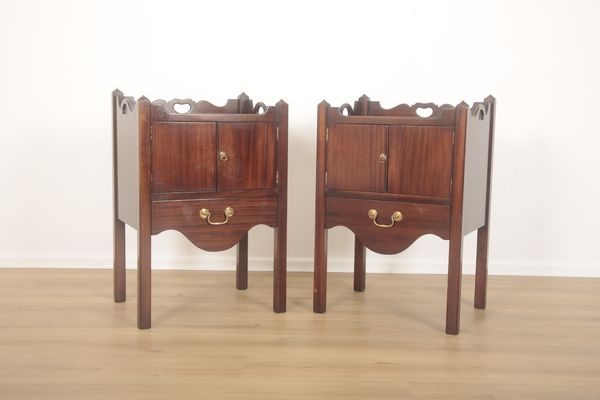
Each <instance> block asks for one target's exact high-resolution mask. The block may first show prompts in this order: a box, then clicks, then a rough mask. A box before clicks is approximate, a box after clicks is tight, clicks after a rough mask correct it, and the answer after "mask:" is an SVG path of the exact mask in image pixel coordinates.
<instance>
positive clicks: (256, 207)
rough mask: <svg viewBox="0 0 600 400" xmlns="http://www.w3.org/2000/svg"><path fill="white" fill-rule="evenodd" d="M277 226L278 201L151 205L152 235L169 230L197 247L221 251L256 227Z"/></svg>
mask: <svg viewBox="0 0 600 400" xmlns="http://www.w3.org/2000/svg"><path fill="white" fill-rule="evenodd" d="M259 224H265V225H269V226H272V227H274V226H276V224H277V197H275V196H271V197H267V198H246V199H244V198H223V199H206V200H170V201H153V202H152V234H153V235H156V234H158V233H160V232H163V231H166V230H169V229H172V230H176V231H179V232H181V233H182V234H183V235H185V236H186V237H187V238H188V239H189V240H190V241H191V242H192V243H194V244H195V245H196V246H197V247H199V248H201V249H203V250H207V251H221V250H226V249H228V248H230V247H232V246H234V245H235V244H236V243H237V242H239V241H240V239H241V238H242V236H243V235H244V234H245V233H246V232H248V230H249V229H250V228H252V227H253V226H255V225H259Z"/></svg>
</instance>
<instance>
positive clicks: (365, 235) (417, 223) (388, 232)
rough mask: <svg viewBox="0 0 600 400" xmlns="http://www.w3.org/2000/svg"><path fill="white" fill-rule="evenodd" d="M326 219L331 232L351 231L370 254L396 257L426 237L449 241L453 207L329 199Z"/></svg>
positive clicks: (327, 200)
mask: <svg viewBox="0 0 600 400" xmlns="http://www.w3.org/2000/svg"><path fill="white" fill-rule="evenodd" d="M372 210H374V212H373V211H372ZM395 213H396V214H395ZM398 213H399V214H398ZM393 216H395V217H396V218H395V220H393V218H392V217H393ZM325 219H326V221H325V226H326V227H327V228H333V227H334V226H338V225H341V226H345V227H347V228H349V229H350V230H351V231H352V232H354V233H355V234H356V235H357V236H358V238H359V239H360V240H361V242H362V243H363V244H364V245H365V246H366V247H367V248H369V249H370V250H372V251H374V252H377V253H381V254H395V253H399V252H401V251H403V250H405V249H406V248H408V247H409V246H410V245H411V244H412V243H414V241H415V240H417V239H418V238H419V237H421V236H423V235H426V234H434V235H437V236H439V237H441V238H442V239H448V238H449V226H450V206H447V205H437V204H423V203H405V202H397V201H381V200H364V199H351V198H335V197H328V198H327V199H326V218H325Z"/></svg>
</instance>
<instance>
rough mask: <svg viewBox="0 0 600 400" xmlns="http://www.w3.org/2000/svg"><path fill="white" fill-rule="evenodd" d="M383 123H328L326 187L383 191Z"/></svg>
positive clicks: (384, 148) (385, 143) (384, 171)
mask: <svg viewBox="0 0 600 400" xmlns="http://www.w3.org/2000/svg"><path fill="white" fill-rule="evenodd" d="M387 130H388V128H387V126H369V125H342V124H333V125H330V126H329V135H328V136H329V140H328V141H327V184H326V187H327V189H337V190H352V191H354V190H358V191H363V192H384V191H385V189H386V185H385V179H386V162H380V161H379V156H380V155H381V154H384V155H385V156H387Z"/></svg>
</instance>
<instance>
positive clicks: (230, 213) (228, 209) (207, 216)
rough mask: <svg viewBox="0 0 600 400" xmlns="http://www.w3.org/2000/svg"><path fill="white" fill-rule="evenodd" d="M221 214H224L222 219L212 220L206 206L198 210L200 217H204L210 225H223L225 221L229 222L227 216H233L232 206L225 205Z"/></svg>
mask: <svg viewBox="0 0 600 400" xmlns="http://www.w3.org/2000/svg"><path fill="white" fill-rule="evenodd" d="M223 214H224V215H225V220H224V221H221V222H212V221H211V220H210V211H208V209H206V208H203V209H202V210H200V218H202V219H205V220H206V222H208V223H209V224H210V225H225V224H226V223H227V222H229V218H231V217H233V208H231V207H225V210H224V211H223Z"/></svg>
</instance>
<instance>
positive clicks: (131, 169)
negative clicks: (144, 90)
mask: <svg viewBox="0 0 600 400" xmlns="http://www.w3.org/2000/svg"><path fill="white" fill-rule="evenodd" d="M114 115H115V128H116V134H115V136H116V138H115V140H116V154H117V157H116V158H117V168H116V169H117V174H116V175H117V193H118V199H117V203H118V217H119V219H120V220H121V221H123V222H125V223H126V224H128V225H129V226H131V227H133V228H135V229H138V226H139V140H138V135H139V133H138V130H139V127H138V107H137V105H134V106H133V107H132V108H130V107H129V105H128V104H123V103H121V102H120V101H116V102H115V111H114Z"/></svg>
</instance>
